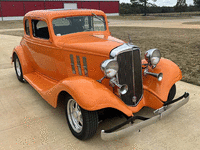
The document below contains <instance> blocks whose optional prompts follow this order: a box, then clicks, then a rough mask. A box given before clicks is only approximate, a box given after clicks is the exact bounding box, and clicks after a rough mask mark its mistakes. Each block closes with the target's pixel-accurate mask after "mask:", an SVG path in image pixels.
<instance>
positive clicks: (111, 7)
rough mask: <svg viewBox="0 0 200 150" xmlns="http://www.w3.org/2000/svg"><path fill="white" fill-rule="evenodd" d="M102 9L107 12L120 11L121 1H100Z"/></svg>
mask: <svg viewBox="0 0 200 150" xmlns="http://www.w3.org/2000/svg"><path fill="white" fill-rule="evenodd" d="M100 10H102V11H104V12H105V13H119V2H116V1H114V2H111V1H110V2H108V1H107V2H101V1H100Z"/></svg>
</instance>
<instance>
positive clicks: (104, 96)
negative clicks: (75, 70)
mask: <svg viewBox="0 0 200 150" xmlns="http://www.w3.org/2000/svg"><path fill="white" fill-rule="evenodd" d="M61 91H66V92H67V93H69V94H70V95H71V96H72V97H73V98H74V99H75V100H76V101H77V103H78V104H79V105H80V106H81V107H82V108H83V109H85V110H89V111H94V110H100V109H103V108H109V107H110V108H115V109H117V110H119V111H121V112H123V113H124V114H126V115H127V116H133V114H132V111H131V110H130V109H129V108H128V107H127V105H126V104H125V103H124V102H123V101H122V100H121V99H120V98H118V97H117V96H116V95H115V94H113V92H112V91H110V90H109V89H108V88H106V87H105V86H104V85H103V84H101V83H99V82H97V81H95V80H93V79H91V78H88V77H83V76H75V77H69V78H66V79H64V80H62V81H60V82H59V83H58V84H56V85H55V86H54V87H53V88H51V89H50V90H48V91H47V92H45V93H41V94H42V95H43V98H44V99H48V102H50V104H51V105H52V106H53V107H54V108H55V107H57V100H58V95H59V93H60V92H61Z"/></svg>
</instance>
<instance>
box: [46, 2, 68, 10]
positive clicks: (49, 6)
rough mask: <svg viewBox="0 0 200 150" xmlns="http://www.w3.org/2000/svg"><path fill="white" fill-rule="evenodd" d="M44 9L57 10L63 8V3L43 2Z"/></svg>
mask: <svg viewBox="0 0 200 150" xmlns="http://www.w3.org/2000/svg"><path fill="white" fill-rule="evenodd" d="M45 8H46V9H59V8H64V5H63V2H61V1H54V2H50V1H45Z"/></svg>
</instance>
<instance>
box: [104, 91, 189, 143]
mask: <svg viewBox="0 0 200 150" xmlns="http://www.w3.org/2000/svg"><path fill="white" fill-rule="evenodd" d="M188 101H189V93H185V94H184V95H183V96H181V97H179V98H177V99H175V100H172V101H171V102H166V103H164V105H163V107H161V108H159V109H157V110H155V111H154V113H155V114H157V115H156V116H154V117H152V118H145V117H140V116H133V117H132V118H129V121H128V120H127V121H126V122H124V123H122V124H120V125H118V126H116V127H114V128H112V129H110V130H106V131H105V130H102V131H101V138H102V140H105V141H107V140H114V139H117V138H121V137H125V136H127V135H128V134H130V133H132V132H134V131H138V130H140V129H142V128H144V127H146V126H148V125H151V124H153V123H156V122H157V121H159V120H161V119H162V118H164V117H165V116H167V115H169V114H170V113H172V112H173V111H175V110H177V109H178V108H180V107H181V106H183V105H185V104H186V103H187V102H188ZM175 102H177V103H176V104H174V105H172V106H171V107H170V108H168V107H167V106H168V105H170V104H172V103H175ZM135 119H141V120H144V121H142V122H140V123H137V124H135V125H134V124H133V125H131V126H129V127H127V128H125V129H122V130H119V131H115V130H117V129H118V128H120V127H122V126H124V125H126V124H127V123H129V122H133V121H134V120H135ZM112 131H115V132H112Z"/></svg>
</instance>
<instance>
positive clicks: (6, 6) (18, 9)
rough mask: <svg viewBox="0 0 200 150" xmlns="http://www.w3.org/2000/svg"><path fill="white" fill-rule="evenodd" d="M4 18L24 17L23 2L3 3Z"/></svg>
mask: <svg viewBox="0 0 200 150" xmlns="http://www.w3.org/2000/svg"><path fill="white" fill-rule="evenodd" d="M1 9H2V16H3V17H9V16H24V6H23V2H1Z"/></svg>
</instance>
